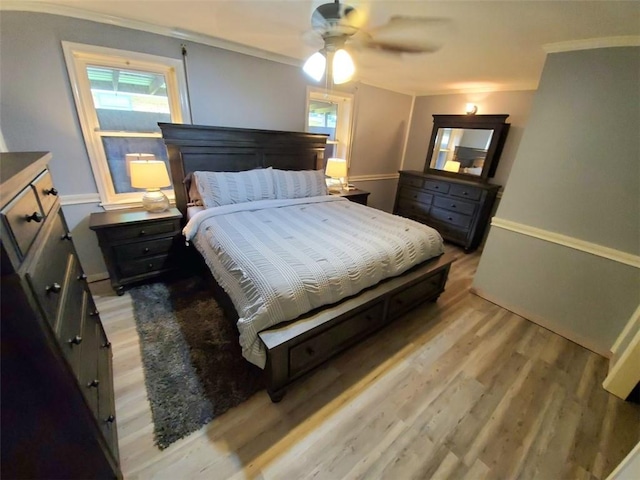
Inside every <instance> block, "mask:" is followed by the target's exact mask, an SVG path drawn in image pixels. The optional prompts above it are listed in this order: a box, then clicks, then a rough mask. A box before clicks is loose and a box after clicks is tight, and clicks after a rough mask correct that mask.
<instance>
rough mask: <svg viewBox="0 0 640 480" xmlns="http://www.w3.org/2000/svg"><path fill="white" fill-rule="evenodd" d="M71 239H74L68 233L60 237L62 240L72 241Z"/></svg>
mask: <svg viewBox="0 0 640 480" xmlns="http://www.w3.org/2000/svg"><path fill="white" fill-rule="evenodd" d="M71 238H72V235H71V232H67V233H65V234H64V235H62V236H61V237H60V240H71Z"/></svg>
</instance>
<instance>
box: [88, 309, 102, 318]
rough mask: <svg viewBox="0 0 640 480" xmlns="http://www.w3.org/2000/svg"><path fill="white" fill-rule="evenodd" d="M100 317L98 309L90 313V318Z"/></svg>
mask: <svg viewBox="0 0 640 480" xmlns="http://www.w3.org/2000/svg"><path fill="white" fill-rule="evenodd" d="M98 315H100V312H99V311H98V309H97V308H94V309H93V310H92V311H91V312H89V316H90V317H97V316H98Z"/></svg>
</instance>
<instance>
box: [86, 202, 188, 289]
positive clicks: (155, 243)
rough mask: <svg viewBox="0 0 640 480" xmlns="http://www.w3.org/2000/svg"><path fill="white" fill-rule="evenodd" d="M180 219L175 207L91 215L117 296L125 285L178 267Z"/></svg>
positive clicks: (90, 221)
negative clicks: (154, 211) (153, 211)
mask: <svg viewBox="0 0 640 480" xmlns="http://www.w3.org/2000/svg"><path fill="white" fill-rule="evenodd" d="M181 220H182V214H181V213H180V211H179V210H178V209H176V208H170V209H169V210H167V211H165V212H159V213H151V212H147V211H146V210H144V209H141V208H137V209H135V208H134V209H126V210H114V211H109V212H99V213H92V214H91V217H90V220H89V228H91V230H94V231H95V232H96V234H97V235H98V243H99V244H100V249H101V250H102V256H103V257H104V261H105V263H106V264H107V269H108V270H109V277H110V278H111V286H112V287H113V288H114V290H115V291H116V293H117V294H118V295H122V294H123V293H124V287H125V286H126V285H129V284H132V283H136V282H140V281H142V280H148V279H150V278H154V277H157V276H159V275H161V274H163V273H167V272H169V271H171V270H173V269H175V268H176V267H177V266H178V264H179V261H180V260H179V259H180V255H181V252H182V250H183V245H184V238H182V237H181V235H180V231H181V228H180V225H181Z"/></svg>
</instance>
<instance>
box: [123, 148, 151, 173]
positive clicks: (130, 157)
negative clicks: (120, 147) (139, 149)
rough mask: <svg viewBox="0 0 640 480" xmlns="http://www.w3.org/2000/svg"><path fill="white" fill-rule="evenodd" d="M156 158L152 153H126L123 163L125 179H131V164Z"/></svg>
mask: <svg viewBox="0 0 640 480" xmlns="http://www.w3.org/2000/svg"><path fill="white" fill-rule="evenodd" d="M155 159H156V156H155V155H154V154H153V153H127V154H126V155H125V162H126V165H127V177H129V178H131V162H135V161H136V160H145V161H147V162H148V161H149V160H155Z"/></svg>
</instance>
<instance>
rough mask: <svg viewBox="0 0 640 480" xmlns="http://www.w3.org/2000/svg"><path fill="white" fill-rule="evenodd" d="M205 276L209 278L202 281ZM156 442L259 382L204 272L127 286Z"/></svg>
mask: <svg viewBox="0 0 640 480" xmlns="http://www.w3.org/2000/svg"><path fill="white" fill-rule="evenodd" d="M208 280H209V281H208ZM130 294H131V297H132V299H133V310H134V315H135V320H136V326H137V329H138V335H139V336H140V349H141V351H142V363H143V365H144V373H145V383H146V387H147V394H148V397H149V402H150V403H151V413H152V416H153V423H154V430H155V441H156V443H157V445H158V447H160V449H164V448H166V447H168V446H169V445H170V444H171V443H173V442H175V441H176V440H178V439H180V438H182V437H185V436H187V435H189V434H190V433H192V432H194V431H196V430H198V429H199V428H200V427H201V426H202V425H204V424H206V423H207V422H209V421H211V420H212V419H213V418H215V417H217V416H219V415H221V414H222V413H224V412H226V411H227V410H228V409H230V408H231V407H234V406H236V405H238V404H240V403H242V402H243V401H245V400H247V399H248V398H249V397H250V396H251V395H253V394H254V393H255V392H257V391H258V390H261V389H262V388H264V383H263V378H262V370H261V369H259V368H258V367H256V366H255V365H253V364H251V363H249V362H247V361H246V360H245V359H244V358H243V357H242V352H241V349H240V345H239V343H238V331H237V329H236V326H235V325H234V323H233V322H231V321H229V320H228V319H227V318H225V316H224V313H223V311H222V309H221V308H220V307H219V306H218V304H217V303H216V301H215V300H214V299H213V295H212V286H211V282H210V279H206V278H204V277H191V278H186V279H179V280H176V281H171V282H162V283H153V284H148V285H142V286H139V287H135V288H132V289H131V290H130Z"/></svg>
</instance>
